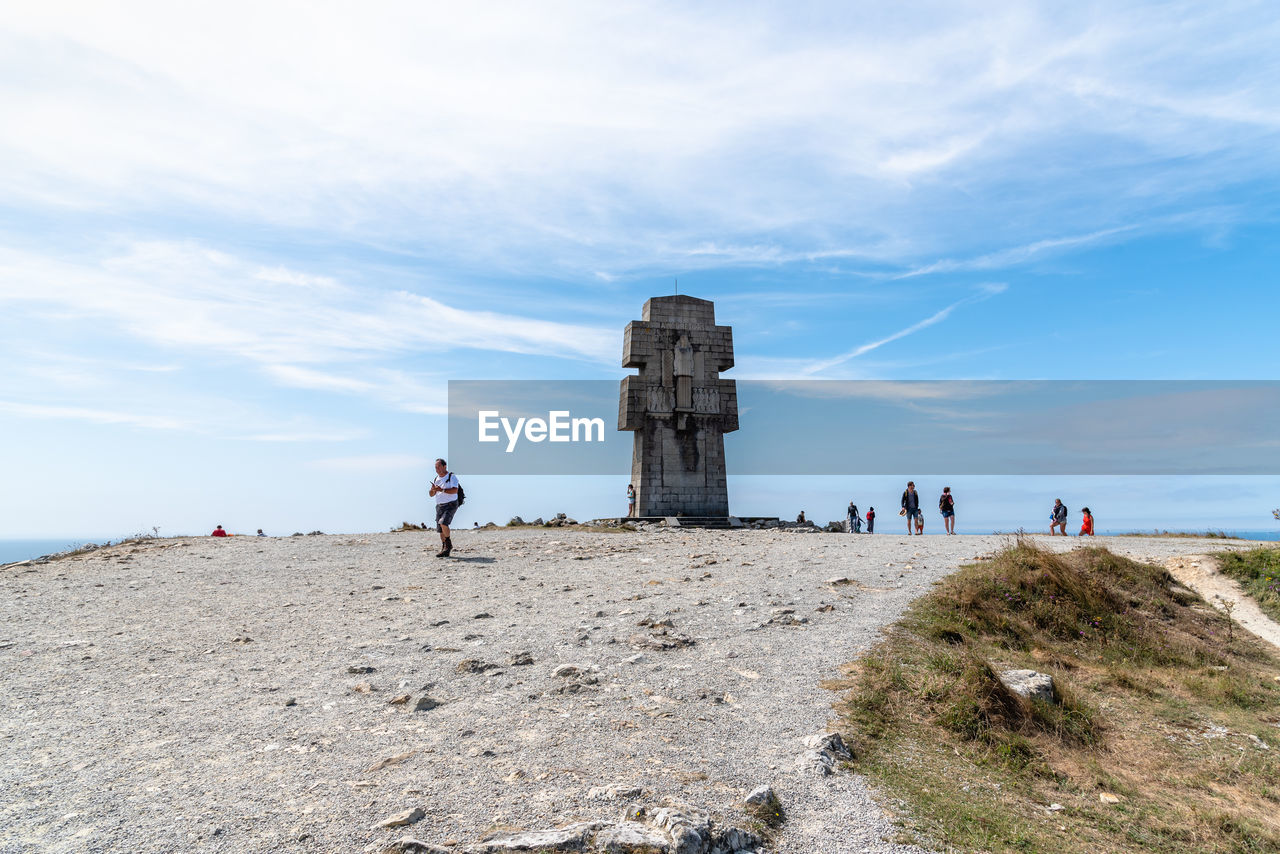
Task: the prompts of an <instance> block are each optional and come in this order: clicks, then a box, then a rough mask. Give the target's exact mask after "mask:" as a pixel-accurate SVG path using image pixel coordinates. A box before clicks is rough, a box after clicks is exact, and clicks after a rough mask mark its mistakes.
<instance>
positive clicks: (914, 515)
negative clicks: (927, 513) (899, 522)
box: [907, 510, 924, 519]
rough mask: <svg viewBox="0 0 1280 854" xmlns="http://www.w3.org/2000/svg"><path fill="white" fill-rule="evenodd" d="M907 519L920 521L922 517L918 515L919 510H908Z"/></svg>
mask: <svg viewBox="0 0 1280 854" xmlns="http://www.w3.org/2000/svg"><path fill="white" fill-rule="evenodd" d="M907 518H908V519H921V518H924V517H923V516H922V515H921V513H920V511H919V510H908V511H907Z"/></svg>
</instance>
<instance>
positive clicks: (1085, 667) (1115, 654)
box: [830, 539, 1280, 854]
mask: <svg viewBox="0 0 1280 854" xmlns="http://www.w3.org/2000/svg"><path fill="white" fill-rule="evenodd" d="M1227 628H1228V627H1227V626H1226V625H1225V620H1224V617H1223V616H1222V614H1220V613H1219V612H1216V611H1215V610H1214V609H1213V608H1211V607H1210V606H1208V605H1207V604H1206V603H1204V602H1203V601H1202V600H1201V599H1200V598H1199V597H1197V596H1196V595H1195V594H1194V593H1192V592H1191V591H1189V590H1186V589H1185V588H1183V587H1181V586H1179V585H1178V584H1177V583H1176V582H1175V581H1174V580H1173V578H1172V577H1171V576H1170V575H1169V574H1168V573H1167V572H1166V571H1165V570H1164V569H1163V568H1160V567H1155V566H1150V565H1145V564H1140V563H1135V562H1134V561H1131V560H1128V559H1125V558H1122V557H1118V556H1116V555H1114V554H1112V553H1110V552H1109V551H1107V550H1106V549H1102V548H1082V549H1078V550H1076V551H1074V552H1070V553H1067V554H1061V555H1058V554H1053V553H1050V552H1047V551H1044V550H1041V549H1039V548H1037V547H1036V546H1035V545H1033V544H1032V543H1031V542H1030V541H1029V540H1024V539H1019V540H1017V541H1016V542H1015V543H1014V544H1012V545H1011V546H1010V547H1009V548H1007V549H1005V550H1004V551H1002V552H1000V553H998V554H997V555H995V556H994V557H993V558H991V559H989V560H986V561H983V562H982V563H978V564H975V565H972V566H968V567H965V568H964V569H962V570H961V571H960V572H958V573H956V574H955V575H953V576H951V577H949V578H947V579H946V580H944V581H943V582H941V583H940V584H939V586H938V588H937V589H936V590H935V591H934V592H932V593H930V594H929V595H927V596H925V597H923V598H922V599H920V600H918V601H917V602H916V604H915V605H914V606H913V607H912V608H911V610H910V611H909V612H908V613H907V615H906V616H905V617H904V618H903V619H902V620H900V621H899V622H898V623H897V624H895V625H894V626H893V627H892V628H891V629H890V630H889V631H888V633H887V636H886V638H885V639H884V640H883V641H882V642H881V643H880V644H879V645H877V646H876V647H875V648H873V649H872V650H871V651H870V652H869V653H868V654H867V655H866V656H865V657H863V658H862V659H861V660H859V661H857V662H854V663H853V664H851V665H849V666H848V668H847V674H846V678H845V679H842V680H838V681H837V682H835V683H833V684H831V685H830V687H832V688H834V689H837V690H840V691H841V694H842V698H843V699H842V700H841V701H840V703H839V704H838V705H837V708H838V709H839V711H840V712H841V715H842V727H841V728H842V732H843V734H844V736H845V738H846V741H847V742H848V743H849V744H850V746H851V747H852V749H853V751H854V760H853V763H852V765H853V767H854V769H855V770H857V771H859V772H861V773H863V774H866V775H868V776H869V777H870V778H871V779H873V780H874V781H876V782H877V783H878V784H879V785H880V787H881V788H882V789H883V790H885V791H886V792H887V793H888V794H889V795H891V796H892V799H893V801H892V802H893V803H895V804H896V805H897V806H898V807H899V808H900V811H901V812H900V821H901V824H902V826H903V836H904V837H912V838H915V839H918V840H919V841H921V842H922V843H923V844H925V845H929V846H933V847H935V848H937V849H938V850H947V851H951V850H960V851H969V850H975V851H993V852H1004V851H1053V852H1059V854H1068V852H1097V851H1117V852H1130V851H1132V852H1139V851H1141V852H1151V851H1167V852H1178V854H1185V852H1187V851H1203V852H1228V851H1230V852H1236V851H1239V852H1246V851H1275V850H1280V821H1278V820H1277V816H1280V729H1277V726H1278V725H1280V714H1278V713H1280V654H1277V652H1276V650H1274V649H1273V648H1271V647H1269V646H1266V645H1265V644H1263V642H1261V641H1259V640H1257V639H1256V638H1254V637H1253V636H1252V635H1249V634H1248V633H1247V632H1244V631H1241V630H1236V631H1235V632H1234V634H1233V638H1232V639H1228V631H1227ZM1007 669H1033V670H1037V671H1040V672H1042V673H1048V674H1050V675H1052V676H1053V678H1054V683H1055V691H1054V693H1055V696H1054V700H1053V702H1045V701H1041V700H1035V701H1028V700H1027V699H1025V698H1023V697H1021V696H1019V695H1017V694H1015V693H1013V692H1011V691H1010V690H1009V689H1008V688H1007V687H1005V685H1004V684H1003V683H1002V682H1001V681H1000V678H999V673H1000V672H1002V671H1004V670H1007Z"/></svg>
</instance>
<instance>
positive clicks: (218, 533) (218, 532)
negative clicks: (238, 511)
mask: <svg viewBox="0 0 1280 854" xmlns="http://www.w3.org/2000/svg"><path fill="white" fill-rule="evenodd" d="M209 536H211V537H225V536H228V534H227V532H226V531H224V530H222V526H221V525H219V526H218V527H216V528H214V529H213V533H212V534H210V535H209Z"/></svg>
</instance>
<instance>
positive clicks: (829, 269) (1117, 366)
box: [0, 2, 1280, 537]
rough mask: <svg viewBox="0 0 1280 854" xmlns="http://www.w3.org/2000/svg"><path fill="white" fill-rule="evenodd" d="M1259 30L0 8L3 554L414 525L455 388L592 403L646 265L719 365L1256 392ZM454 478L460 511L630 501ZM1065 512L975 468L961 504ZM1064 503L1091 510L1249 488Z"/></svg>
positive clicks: (367, 8)
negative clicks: (510, 390) (700, 304)
mask: <svg viewBox="0 0 1280 854" xmlns="http://www.w3.org/2000/svg"><path fill="white" fill-rule="evenodd" d="M1276 44H1280V17H1277V16H1276V15H1275V10H1274V6H1272V5H1270V4H1267V3H1232V2H1225V3H1218V4H1212V5H1210V4H1190V3H1188V4H1176V3H1175V4H1169V3H1161V4H1136V3H1082V4H1072V5H1071V6H1069V7H1068V6H1067V5H1066V4H1048V3H1045V4H1017V5H1016V7H1015V8H1011V9H1005V10H993V9H992V7H991V4H986V3H974V4H964V3H945V4H943V3H917V4H913V3H906V4H903V3H883V4H860V5H859V6H858V7H857V8H852V7H850V6H849V5H848V4H818V3H800V4H788V5H786V6H785V8H784V7H781V6H778V7H775V6H770V5H763V4H699V5H698V6H697V7H696V8H689V7H688V6H687V4H647V3H646V4H628V3H617V4H607V5H604V6H602V5H600V4H573V3H565V4H555V3H553V4H536V5H534V4H509V5H508V4H496V5H486V6H484V7H482V8H481V7H476V8H474V9H468V8H459V7H458V4H448V5H446V4H437V5H429V4H408V3H404V4H396V3H373V4H360V5H358V6H357V5H355V4H351V5H346V6H328V5H326V6H324V7H317V6H316V5H315V4H293V3H274V4H266V5H264V4H247V3H246V4H241V3H234V2H230V3H220V4H216V5H208V6H202V7H199V8H196V7H192V6H190V5H189V4H163V3H151V4H148V3H126V4H113V5H110V6H109V7H108V6H102V5H101V4H80V5H77V4H65V3H48V4H40V5H39V7H38V8H36V7H34V6H32V5H31V4H27V5H26V6H25V7H24V8H21V9H17V8H15V9H12V10H7V11H5V12H4V13H0V107H2V108H3V114H4V116H5V120H4V121H3V122H0V364H3V366H4V370H3V371H2V372H0V435H2V438H3V442H2V444H0V468H2V470H3V472H4V479H3V489H0V537H24V536H31V537H35V536H46V535H47V536H60V535H82V536H100V537H107V536H120V535H122V534H126V533H132V532H134V531H140V530H149V529H150V528H151V527H152V526H160V528H161V531H162V533H186V532H203V531H205V530H206V529H212V527H213V525H214V524H218V523H221V524H224V525H227V526H228V527H229V528H231V529H232V530H252V529H254V528H257V527H264V528H266V529H268V530H269V531H270V532H272V533H290V532H292V531H293V530H312V529H316V528H319V529H323V530H330V531H357V530H377V529H381V528H385V527H388V526H390V525H392V524H395V523H398V522H399V521H402V520H405V519H421V518H426V517H427V515H428V510H429V508H428V507H427V502H426V498H425V495H424V492H423V488H422V487H423V482H424V480H425V478H426V477H427V476H428V470H429V469H428V464H429V460H430V459H431V458H433V457H434V456H436V455H438V454H441V453H444V438H445V421H444V418H443V411H444V408H445V405H446V399H445V385H446V383H447V381H448V380H449V379H450V378H454V379H483V378H502V379H508V378H511V379H520V378H552V379H609V378H616V377H620V376H622V374H623V371H622V369H621V368H620V367H619V358H620V350H621V330H622V327H623V326H624V325H625V323H626V322H627V321H628V320H631V319H634V318H638V317H639V313H640V306H641V304H642V303H643V301H644V299H645V298H647V297H648V296H651V295H655V294H663V293H669V292H671V288H672V281H673V279H675V278H678V279H679V282H680V290H681V292H682V293H690V294H693V295H696V296H701V297H705V298H708V299H713V300H715V301H716V304H717V314H718V318H719V320H720V322H722V323H729V324H732V325H733V327H734V334H735V344H736V350H737V367H736V368H735V369H734V371H733V372H732V374H731V375H732V376H735V377H738V378H742V379H749V378H756V379H758V378H784V379H789V378H809V379H823V378H833V379H836V378H854V379H863V378H866V379H961V378H963V379H1272V378H1275V367H1276V365H1277V364H1280V336H1277V334H1276V332H1277V326H1278V325H1280V311H1278V310H1277V309H1278V307H1280V306H1278V300H1277V294H1278V293H1280V282H1278V281H1277V278H1278V275H1277V272H1276V271H1277V269H1280V265H1278V264H1277V261H1278V260H1280V258H1278V257H1277V256H1278V255H1280V249H1278V248H1277V247H1278V246H1280V240H1277V237H1278V231H1280V228H1278V226H1277V217H1278V214H1280V210H1278V209H1280V193H1277V189H1278V188H1280V180H1278V179H1280V154H1278V153H1277V152H1280V56H1278V55H1277V53H1276V51H1275V49H1274V46H1275V45H1276ZM748 427H749V425H748V424H747V423H745V422H744V424H743V429H748ZM462 474H465V473H462ZM920 474H921V473H917V472H904V473H903V479H905V478H906V477H907V476H916V475H920ZM943 475H945V473H939V477H942V476H943ZM917 479H921V478H919V477H917ZM896 483H897V481H896V480H894V481H892V482H890V481H885V482H884V483H881V482H879V481H875V480H872V479H868V480H866V481H863V482H859V481H857V480H852V481H839V482H836V483H832V482H830V480H828V479H798V480H797V481H796V482H794V483H793V482H788V483H787V484H786V486H785V487H784V488H781V489H779V488H778V487H777V485H775V484H761V483H759V482H757V481H755V480H752V479H743V480H742V481H741V482H738V483H735V484H734V485H733V487H732V489H733V492H732V496H733V501H734V506H735V509H736V508H739V507H740V508H741V510H740V511H739V512H744V513H769V514H771V515H772V514H782V515H792V514H794V512H795V511H796V510H798V509H799V506H804V508H805V509H806V510H808V511H809V514H810V516H813V517H822V518H827V517H830V518H835V517H836V516H838V515H839V510H838V509H836V507H833V508H832V509H831V511H830V512H823V509H824V507H825V506H826V505H827V504H834V505H837V506H840V507H842V506H843V504H844V503H845V501H847V498H844V499H843V500H842V499H841V496H844V495H846V494H849V493H853V494H855V495H867V496H868V498H869V499H872V500H865V501H860V503H871V504H882V503H892V501H893V500H894V499H895V497H896V491H895V490H896V489H898V487H897V486H896ZM951 485H952V486H953V487H954V488H956V489H957V491H958V492H959V490H960V489H961V486H960V485H958V484H955V483H953V484H951ZM469 486H470V488H469V490H468V492H469V495H470V496H471V497H470V500H469V501H468V508H467V509H469V510H470V511H471V515H470V517H469V518H467V519H464V520H463V521H464V522H466V523H469V522H470V521H477V520H478V521H480V522H484V521H487V520H489V519H494V520H496V521H499V522H501V521H504V520H505V519H506V517H508V516H510V515H511V514H513V513H520V514H522V515H524V516H526V517H530V516H536V515H547V514H549V513H553V512H556V511H558V510H564V511H566V512H569V513H570V514H572V515H578V516H590V515H603V514H605V513H609V512H615V513H616V512H621V508H619V507H618V506H617V505H618V504H619V503H620V502H619V501H618V496H619V495H621V494H622V487H624V486H625V484H621V485H620V484H617V483H615V482H614V481H613V480H612V479H609V478H580V479H563V480H560V479H556V480H552V481H548V480H546V479H541V478H540V479H536V480H534V481H532V482H531V481H530V480H528V479H520V478H506V479H503V478H476V479H473V482H472V483H471V484H469ZM1060 486H1061V485H1060V484H1059V483H1054V482H1048V483H1045V482H1041V481H1038V480H1033V479H1023V480H1014V481H1011V480H1007V479H1002V480H998V481H990V480H987V481H980V480H975V481H973V482H972V483H970V484H967V485H966V488H967V489H968V492H967V493H966V498H965V500H966V505H967V507H970V508H973V509H972V511H971V515H970V516H969V518H968V519H965V518H964V517H963V516H962V522H966V521H967V522H970V523H971V525H973V526H979V527H987V528H1003V529H1011V528H1016V527H1018V526H1019V525H1026V526H1028V527H1031V526H1035V525H1038V524H1039V523H1040V521H1041V517H1042V516H1044V515H1046V513H1045V512H1042V507H1041V505H1042V504H1044V503H1045V501H1044V500H1042V498H1041V497H1042V496H1046V497H1047V499H1048V500H1049V501H1050V502H1051V499H1052V497H1054V496H1053V495H1051V493H1055V492H1056V491H1058V489H1059V488H1060ZM1070 486H1071V488H1072V489H1073V490H1074V492H1070V493H1069V495H1066V496H1063V497H1064V500H1068V503H1070V504H1071V506H1073V507H1078V506H1079V505H1080V504H1082V503H1090V504H1091V506H1095V505H1102V506H1104V507H1106V508H1107V509H1108V512H1107V514H1106V516H1105V517H1100V525H1101V526H1102V527H1111V525H1110V524H1108V523H1109V522H1111V521H1112V520H1115V521H1116V524H1117V526H1118V525H1132V526H1143V527H1151V526H1155V525H1160V526H1165V525H1173V526H1180V527H1182V526H1189V527H1198V526H1209V525H1212V526H1214V527H1219V526H1228V527H1239V528H1265V527H1268V526H1271V525H1273V524H1274V520H1272V519H1271V518H1270V512H1269V510H1270V509H1271V508H1272V507H1274V506H1276V504H1280V479H1277V478H1267V477H1257V478H1238V479H1235V480H1229V479H1216V480H1214V479H1209V480H1191V479H1183V480H1179V481H1177V482H1168V481H1161V480H1158V479H1137V480H1135V479H1121V480H1095V481H1089V482H1081V483H1073V484H1070ZM928 491H932V490H931V489H930V490H928ZM1063 491H1067V490H1065V489H1064V490H1063ZM877 497H878V498H877ZM1098 499H1101V500H1098ZM1095 509H1098V507H1097V506H1095ZM1121 520H1123V521H1121ZM962 527H965V525H964V524H962Z"/></svg>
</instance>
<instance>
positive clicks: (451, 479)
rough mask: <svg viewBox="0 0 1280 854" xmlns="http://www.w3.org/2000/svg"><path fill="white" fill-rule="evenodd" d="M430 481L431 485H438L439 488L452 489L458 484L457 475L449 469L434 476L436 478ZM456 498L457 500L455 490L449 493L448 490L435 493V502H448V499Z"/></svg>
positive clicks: (454, 499)
mask: <svg viewBox="0 0 1280 854" xmlns="http://www.w3.org/2000/svg"><path fill="white" fill-rule="evenodd" d="M431 483H432V485H433V486H438V487H439V488H441V489H454V488H456V487H457V486H458V477H457V475H455V474H454V473H453V472H451V471H450V472H445V473H444V474H443V475H440V476H438V477H436V479H435V480H433V481H431ZM457 500H458V493H456V492H455V493H453V494H450V493H448V492H437V493H436V503H437V504H448V503H449V502H450V501H457Z"/></svg>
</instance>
